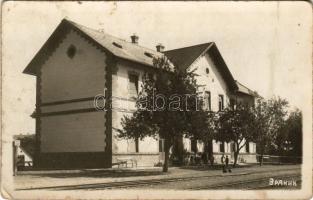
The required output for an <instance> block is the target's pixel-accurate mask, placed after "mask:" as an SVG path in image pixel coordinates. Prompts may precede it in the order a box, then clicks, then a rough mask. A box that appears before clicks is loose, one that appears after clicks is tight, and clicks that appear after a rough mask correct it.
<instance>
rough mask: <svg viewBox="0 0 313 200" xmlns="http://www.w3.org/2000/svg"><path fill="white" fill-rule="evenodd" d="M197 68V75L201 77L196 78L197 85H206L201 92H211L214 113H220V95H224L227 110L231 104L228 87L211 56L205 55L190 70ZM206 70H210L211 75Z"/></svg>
mask: <svg viewBox="0 0 313 200" xmlns="http://www.w3.org/2000/svg"><path fill="white" fill-rule="evenodd" d="M195 68H197V70H196V71H195V73H196V74H198V75H199V76H197V77H196V79H197V84H198V85H204V87H202V88H200V91H199V92H204V91H209V92H210V93H211V108H212V111H218V95H224V108H226V107H227V105H228V103H229V98H228V94H229V92H228V89H227V85H226V82H225V81H224V80H223V78H222V76H221V74H220V73H219V71H218V70H217V67H216V66H215V64H214V63H213V61H212V59H211V58H210V56H209V55H208V54H205V55H203V56H201V57H200V58H198V60H196V61H195V62H194V63H193V64H192V65H191V66H190V70H193V69H195ZM206 68H208V69H209V74H207V73H206Z"/></svg>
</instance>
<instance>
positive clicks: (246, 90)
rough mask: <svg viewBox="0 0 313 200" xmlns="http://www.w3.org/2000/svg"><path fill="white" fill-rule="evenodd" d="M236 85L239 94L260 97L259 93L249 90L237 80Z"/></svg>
mask: <svg viewBox="0 0 313 200" xmlns="http://www.w3.org/2000/svg"><path fill="white" fill-rule="evenodd" d="M236 84H237V86H238V91H237V92H241V93H243V94H246V95H250V96H254V97H258V96H259V95H258V93H257V92H255V91H252V90H250V89H249V88H247V87H246V86H244V85H243V84H241V83H239V82H238V81H237V80H236Z"/></svg>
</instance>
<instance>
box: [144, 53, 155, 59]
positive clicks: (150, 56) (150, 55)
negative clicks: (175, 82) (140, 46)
mask: <svg viewBox="0 0 313 200" xmlns="http://www.w3.org/2000/svg"><path fill="white" fill-rule="evenodd" d="M145 55H146V56H148V57H149V58H152V57H153V55H152V54H151V53H148V52H145Z"/></svg>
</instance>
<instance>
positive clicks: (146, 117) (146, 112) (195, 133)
mask: <svg viewBox="0 0 313 200" xmlns="http://www.w3.org/2000/svg"><path fill="white" fill-rule="evenodd" d="M154 68H155V72H154V73H153V74H148V73H147V74H145V75H144V77H143V84H142V90H141V91H140V92H139V95H138V98H137V100H136V107H137V111H135V112H134V113H133V115H132V116H129V117H127V116H125V117H124V118H123V119H122V127H123V129H120V130H118V131H119V133H120V134H119V137H122V138H132V139H143V138H144V137H147V136H151V137H154V138H162V139H164V151H165V160H164V164H163V171H164V172H167V171H168V161H169V150H170V148H171V146H172V145H173V143H174V141H175V139H176V138H181V137H183V136H185V137H190V138H192V137H200V135H203V134H205V133H207V132H205V131H204V130H206V129H207V127H206V125H207V123H206V120H207V113H206V112H205V111H204V110H203V109H202V105H203V103H202V100H201V99H200V98H198V96H197V89H198V88H197V87H198V86H197V84H196V79H195V76H196V74H195V73H194V70H193V71H185V70H180V69H179V68H177V67H175V66H172V65H171V64H170V62H169V61H168V60H167V59H166V58H164V57H163V58H158V59H154ZM195 118H197V121H195V120H194V119H195ZM196 124H197V125H198V127H196V126H197V125H196ZM199 126H200V127H199ZM195 127H196V128H195Z"/></svg>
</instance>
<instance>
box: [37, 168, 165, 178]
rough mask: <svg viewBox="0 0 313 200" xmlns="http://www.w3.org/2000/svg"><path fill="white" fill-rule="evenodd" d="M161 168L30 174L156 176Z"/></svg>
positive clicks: (49, 175)
mask: <svg viewBox="0 0 313 200" xmlns="http://www.w3.org/2000/svg"><path fill="white" fill-rule="evenodd" d="M165 174H169V173H164V172H162V170H147V169H136V170H127V169H122V170H95V171H91V170H82V171H80V172H64V173H62V172H60V173H45V174H34V175H32V176H37V177H50V178H75V177H87V178H119V177H120V178H123V177H136V176H156V175H165Z"/></svg>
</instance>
